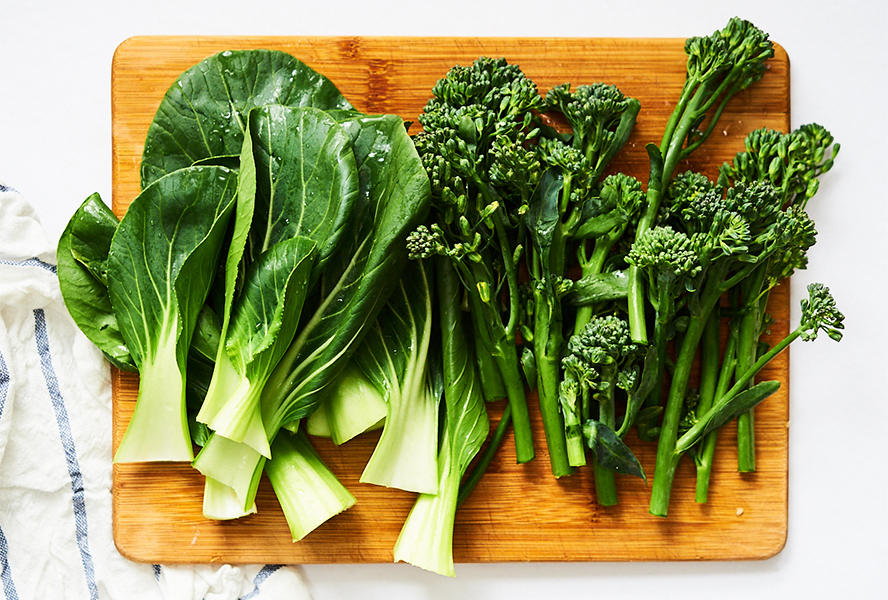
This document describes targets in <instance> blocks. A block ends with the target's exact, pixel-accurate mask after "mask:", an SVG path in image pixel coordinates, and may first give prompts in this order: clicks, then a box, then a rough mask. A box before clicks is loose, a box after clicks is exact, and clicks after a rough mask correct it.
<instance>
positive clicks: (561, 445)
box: [525, 83, 640, 477]
mask: <svg viewBox="0 0 888 600" xmlns="http://www.w3.org/2000/svg"><path fill="white" fill-rule="evenodd" d="M546 104H547V106H548V107H549V109H550V110H556V111H559V112H561V113H562V114H563V115H564V116H565V117H566V119H567V121H568V123H569V124H570V126H571V130H572V131H571V133H570V134H567V135H566V136H563V138H546V139H542V140H540V142H539V146H538V149H539V155H540V158H541V160H542V161H543V162H544V163H546V164H548V165H549V166H550V170H549V171H547V172H546V174H545V175H544V176H543V178H542V181H541V182H540V184H539V186H538V187H537V190H536V193H534V194H532V195H531V197H530V205H529V207H528V210H527V213H526V215H525V222H526V223H527V230H528V233H529V235H530V238H531V240H532V241H533V253H532V255H531V260H530V268H529V272H530V275H531V279H532V289H533V304H532V306H533V325H532V336H531V340H529V341H531V342H532V344H533V353H534V358H535V361H536V369H537V393H538V395H539V400H540V412H541V414H542V417H543V426H544V429H545V433H546V443H547V446H548V450H549V458H550V462H551V467H552V472H553V474H554V475H555V476H556V477H561V476H563V475H568V474H570V472H571V468H570V467H571V465H570V462H571V461H570V460H569V459H568V456H567V454H568V452H567V449H566V446H565V440H564V418H563V415H562V414H561V413H560V411H559V400H558V397H559V382H560V380H561V357H562V352H563V346H564V331H563V329H564V324H563V321H562V306H561V297H562V295H563V292H564V289H563V286H560V285H559V284H558V282H559V281H560V280H561V279H562V278H563V277H564V276H565V275H566V264H567V254H568V244H569V243H570V242H571V241H572V240H574V239H580V240H583V239H584V238H586V237H593V234H599V235H603V236H606V237H607V238H608V239H609V240H610V245H613V243H614V242H615V241H616V239H618V238H619V235H621V234H622V231H624V230H625V227H626V223H625V221H623V222H617V223H616V224H614V223H613V222H612V221H608V227H607V228H603V227H601V226H600V225H599V223H600V222H601V221H602V218H601V215H600V208H601V200H600V198H598V197H596V194H594V193H593V192H594V191H595V190H596V189H597V187H598V180H599V179H600V178H601V176H602V174H603V172H604V169H605V168H606V167H607V165H608V163H609V162H610V161H611V159H612V158H613V157H614V156H615V155H616V154H617V153H618V152H619V151H620V149H621V148H622V147H623V145H624V144H625V143H626V140H627V139H628V138H629V134H630V133H631V131H632V128H633V127H634V125H635V119H636V116H637V115H638V111H639V108H640V104H639V102H638V100H635V99H634V98H628V97H626V96H624V95H623V93H622V92H620V90H619V89H617V88H616V87H614V86H612V85H608V84H604V83H595V84H592V85H581V86H579V87H578V88H577V89H576V90H575V91H573V92H571V91H570V86H569V85H568V84H564V85H560V86H556V87H554V88H553V89H552V90H550V91H549V93H548V94H547V95H546ZM620 208H622V207H620ZM608 216H610V215H608ZM626 220H627V221H628V219H626ZM595 227H597V229H595V230H594V231H593V228H595ZM616 232H619V234H617V233H616ZM581 243H583V242H582V241H581ZM601 246H602V248H603V247H604V246H605V244H601ZM609 248H610V246H607V248H606V249H604V252H603V254H604V255H606V251H607V250H609ZM601 262H603V257H602V259H601ZM598 269H599V270H600V267H598ZM584 274H585V273H584ZM571 329H573V328H571Z"/></svg>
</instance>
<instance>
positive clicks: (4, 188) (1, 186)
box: [0, 183, 18, 194]
mask: <svg viewBox="0 0 888 600" xmlns="http://www.w3.org/2000/svg"><path fill="white" fill-rule="evenodd" d="M0 192H14V193H16V194H18V192H17V191H16V190H15V188H11V187H9V186H8V185H4V184H2V183H0Z"/></svg>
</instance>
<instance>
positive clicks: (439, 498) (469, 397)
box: [394, 258, 490, 577]
mask: <svg viewBox="0 0 888 600" xmlns="http://www.w3.org/2000/svg"><path fill="white" fill-rule="evenodd" d="M436 267H437V268H438V269H437V270H438V277H437V281H438V286H437V293H436V294H435V296H436V297H437V298H438V306H439V311H440V315H441V334H442V341H441V348H442V352H441V355H440V356H441V360H442V364H443V390H444V405H445V406H444V424H443V431H442V435H441V445H440V450H439V452H438V470H437V478H438V485H437V490H438V491H437V493H436V494H421V495H420V496H419V497H418V498H417V499H416V503H415V504H414V505H413V509H412V510H411V511H410V514H409V515H408V517H407V520H406V521H405V523H404V527H403V528H402V529H401V533H400V535H399V536H398V541H397V542H396V543H395V548H394V556H395V561H405V562H409V563H411V564H413V565H416V566H418V567H421V568H423V569H427V570H429V571H434V572H435V573H440V574H442V575H449V576H451V577H452V576H454V568H453V525H454V521H455V515H456V509H457V502H458V498H459V491H460V480H461V479H462V476H463V474H464V473H465V472H466V469H468V466H469V463H471V461H472V459H473V458H474V457H475V455H476V454H477V453H478V451H479V450H480V449H481V446H482V445H483V444H484V440H485V439H486V438H487V434H488V431H489V428H490V424H489V420H488V418H487V410H486V407H485V403H484V396H483V394H482V392H481V383H480V380H479V378H478V375H477V372H476V370H475V362H474V360H473V358H472V351H471V347H470V345H469V342H468V336H467V335H466V332H465V330H464V325H463V316H462V311H461V310H460V283H459V280H458V278H457V277H458V276H457V273H456V271H455V269H454V268H453V266H452V265H451V264H450V263H449V259H446V258H440V259H438V261H437V263H436Z"/></svg>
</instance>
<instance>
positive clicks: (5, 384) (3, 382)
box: [0, 354, 10, 418]
mask: <svg viewBox="0 0 888 600" xmlns="http://www.w3.org/2000/svg"><path fill="white" fill-rule="evenodd" d="M9 381H10V378H9V367H7V366H6V361H5V360H3V355H2V354H0V418H2V417H3V407H4V406H6V395H7V394H9Z"/></svg>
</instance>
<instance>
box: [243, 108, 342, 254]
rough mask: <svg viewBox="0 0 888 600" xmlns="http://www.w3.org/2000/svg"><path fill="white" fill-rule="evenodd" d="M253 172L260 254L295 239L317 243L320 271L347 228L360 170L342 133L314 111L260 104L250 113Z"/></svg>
mask: <svg viewBox="0 0 888 600" xmlns="http://www.w3.org/2000/svg"><path fill="white" fill-rule="evenodd" d="M249 127H250V137H251V139H252V140H253V146H252V154H253V160H254V161H255V168H256V175H257V178H256V208H255V210H256V216H255V217H254V220H253V226H252V233H251V237H252V239H253V244H254V246H256V247H257V251H258V252H263V251H265V250H266V249H268V248H270V247H271V246H273V245H274V244H276V243H278V242H279V241H281V240H285V239H289V238H292V237H295V236H297V235H299V236H304V237H306V238H309V239H311V240H314V241H315V242H316V243H317V247H318V256H317V259H316V270H317V271H323V269H324V268H325V267H326V264H327V261H328V260H329V259H330V258H331V256H332V255H333V254H334V252H335V251H336V250H337V248H338V246H339V242H340V240H341V239H342V236H343V235H344V232H345V230H346V229H347V228H348V227H349V226H351V216H352V210H353V208H354V206H355V203H356V200H357V197H358V191H359V178H358V168H357V165H356V163H355V155H354V152H353V151H352V145H351V139H350V138H349V135H348V134H347V133H346V131H345V130H344V129H343V128H342V127H340V125H339V124H338V123H337V122H336V121H335V120H334V119H333V118H332V117H331V116H330V115H328V114H327V113H325V112H323V111H321V110H317V109H315V108H290V107H285V106H264V107H260V108H257V109H255V110H253V111H251V112H250V116H249Z"/></svg>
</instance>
